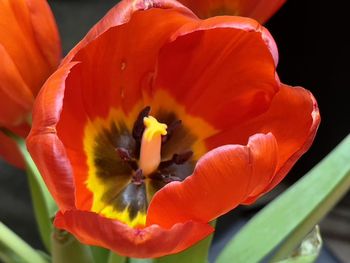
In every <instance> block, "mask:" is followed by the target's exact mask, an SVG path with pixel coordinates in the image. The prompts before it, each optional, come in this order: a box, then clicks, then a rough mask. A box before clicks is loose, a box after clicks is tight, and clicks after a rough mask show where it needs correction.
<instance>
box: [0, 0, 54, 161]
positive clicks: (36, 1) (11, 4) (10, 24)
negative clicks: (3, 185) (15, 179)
mask: <svg viewBox="0 0 350 263" xmlns="http://www.w3.org/2000/svg"><path fill="white" fill-rule="evenodd" d="M60 55H61V48H60V41H59V36H58V31H57V28H56V24H55V21H54V17H53V15H52V13H51V10H50V7H49V5H48V4H47V2H46V0H16V1H8V0H0V61H1V67H0V103H1V110H0V127H5V128H7V129H10V130H12V131H14V132H16V133H17V134H18V135H21V136H25V135H26V134H27V133H28V132H29V126H28V125H26V123H27V121H28V119H30V113H31V109H32V105H33V101H34V97H35V96H36V95H37V93H38V91H39V89H40V88H41V86H42V85H43V84H44V82H45V80H46V79H47V78H48V77H49V75H50V74H51V73H52V72H53V71H54V70H55V69H56V68H57V66H58V64H59V61H60ZM0 156H3V157H5V159H7V160H8V161H10V162H11V163H13V164H15V165H17V166H22V161H21V157H20V155H19V152H18V150H17V149H16V147H15V144H14V143H13V142H12V141H11V140H10V139H8V138H7V137H6V136H5V135H3V134H1V135H0Z"/></svg>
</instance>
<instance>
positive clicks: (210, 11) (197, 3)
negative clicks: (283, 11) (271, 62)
mask: <svg viewBox="0 0 350 263" xmlns="http://www.w3.org/2000/svg"><path fill="white" fill-rule="evenodd" d="M179 2H180V3H182V4H184V5H186V6H187V7H188V8H190V9H191V10H192V11H193V12H194V13H195V14H197V15H198V16H199V17H201V18H208V17H211V16H217V15H234V16H246V17H250V18H253V19H256V20H257V21H259V22H260V23H262V24H263V23H265V22H266V21H267V20H268V19H269V18H270V17H271V16H272V15H273V14H274V13H276V12H277V10H278V9H280V7H281V6H282V5H283V4H284V3H285V2H286V0H179Z"/></svg>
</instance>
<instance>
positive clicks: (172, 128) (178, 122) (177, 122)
mask: <svg viewBox="0 0 350 263" xmlns="http://www.w3.org/2000/svg"><path fill="white" fill-rule="evenodd" d="M181 124H182V121H181V120H175V121H173V122H172V123H171V124H169V126H168V129H167V135H166V136H163V137H162V143H166V142H167V141H169V140H170V138H171V136H172V135H173V133H174V131H175V130H176V129H177V128H178V127H180V126H181Z"/></svg>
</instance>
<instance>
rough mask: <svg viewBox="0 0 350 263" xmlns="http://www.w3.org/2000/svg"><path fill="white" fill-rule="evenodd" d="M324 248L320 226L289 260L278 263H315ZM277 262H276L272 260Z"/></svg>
mask: <svg viewBox="0 0 350 263" xmlns="http://www.w3.org/2000/svg"><path fill="white" fill-rule="evenodd" d="M321 248H322V238H321V234H320V228H319V226H318V225H316V226H315V227H314V229H313V230H312V231H311V232H310V233H309V234H308V235H307V236H306V237H305V239H304V240H303V242H302V243H301V244H300V246H299V247H298V248H297V249H296V250H294V251H293V253H292V255H290V257H289V258H287V259H285V260H282V261H279V262H278V263H313V262H315V261H316V259H317V258H318V255H319V254H320V251H321ZM271 261H272V262H275V260H273V259H272V260H271Z"/></svg>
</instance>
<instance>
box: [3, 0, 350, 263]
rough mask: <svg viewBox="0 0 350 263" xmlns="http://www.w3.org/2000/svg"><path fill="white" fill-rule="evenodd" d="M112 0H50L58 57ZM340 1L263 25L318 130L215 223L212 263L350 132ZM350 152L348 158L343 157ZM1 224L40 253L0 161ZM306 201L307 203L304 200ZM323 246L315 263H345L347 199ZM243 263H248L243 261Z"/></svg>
mask: <svg viewBox="0 0 350 263" xmlns="http://www.w3.org/2000/svg"><path fill="white" fill-rule="evenodd" d="M116 2H117V1H116V0H103V1H102V0H81V1H79V0H66V1H64V0H56V1H55V0H52V1H49V3H50V5H51V7H52V9H53V12H54V15H55V17H56V19H57V23H58V26H59V30H60V33H61V37H62V44H63V50H64V53H67V52H68V51H69V49H70V48H72V47H73V46H74V45H75V44H76V43H77V42H78V41H79V40H80V39H81V38H82V37H83V36H84V35H85V33H86V32H87V31H88V30H89V28H90V27H91V26H92V25H93V24H94V23H96V22H97V21H98V20H99V19H100V18H101V17H102V16H103V15H104V14H105V13H106V11H107V10H108V9H109V8H110V7H112V6H113V5H114V4H115V3H116ZM345 3H346V1H341V0H337V1H335V0H334V1H322V0H289V1H288V2H287V3H286V4H285V5H284V6H283V7H282V8H281V9H280V11H279V12H278V13H277V14H276V15H275V16H274V17H273V18H272V19H271V20H270V21H269V22H268V23H267V24H266V27H267V28H268V29H269V30H270V32H271V33H272V35H273V36H274V38H275V40H276V42H277V45H278V47H279V53H280V62H279V66H278V72H279V75H280V78H281V80H282V81H283V82H284V83H287V84H289V85H293V86H303V87H305V88H307V89H309V90H311V91H312V93H313V94H314V95H315V97H316V99H317V101H318V103H319V107H320V111H321V117H322V121H321V126H320V128H319V132H318V134H317V137H316V139H315V142H314V144H313V146H312V148H311V149H310V151H309V152H308V153H307V154H305V155H304V156H303V157H302V158H301V159H300V160H299V162H298V163H297V164H296V166H295V167H294V168H293V170H292V171H291V173H290V174H289V175H288V176H287V178H286V179H285V180H284V182H283V184H281V186H280V187H279V188H278V189H276V190H275V191H273V192H272V193H271V194H269V195H268V196H266V197H265V198H264V199H262V200H261V201H260V202H258V203H257V204H255V205H254V206H252V207H240V208H238V209H236V210H234V211H233V212H231V213H229V214H228V215H226V216H224V217H223V218H221V219H220V220H219V222H218V228H217V231H216V234H215V242H214V246H213V251H212V255H211V256H212V258H213V257H214V256H215V254H216V253H217V251H218V250H219V249H220V248H221V247H222V245H223V243H224V242H225V241H226V239H227V238H228V237H229V236H230V235H232V233H234V232H235V231H236V230H237V229H238V228H239V227H240V226H242V225H243V224H244V223H245V222H246V221H247V219H248V218H250V217H251V216H252V215H254V213H256V212H257V211H258V210H259V209H260V208H261V207H262V206H263V205H264V204H265V203H266V202H268V201H269V200H270V199H272V198H273V197H274V196H276V195H277V194H279V193H280V191H282V190H283V189H285V188H286V187H288V186H289V185H291V184H292V183H294V182H295V181H296V180H297V179H298V178H300V176H302V175H303V174H305V173H306V172H307V171H308V170H310V169H311V168H312V167H313V166H314V165H315V164H316V163H318V162H319V161H320V160H321V159H322V158H323V157H324V156H326V155H327V153H329V152H330V151H331V150H332V149H333V148H334V147H335V146H336V145H337V144H338V143H339V142H340V141H341V140H342V139H343V138H344V137H345V136H346V135H347V134H348V133H349V132H350V117H349V116H350V109H349V107H350V103H349V101H350V95H348V92H347V91H346V90H347V89H349V88H350V87H349V84H348V77H349V75H350V66H349V61H350V60H349V48H350V45H349V41H346V40H345V38H348V36H347V34H349V26H350V23H349V20H348V14H346V13H345V12H346V10H348V9H347V8H346V7H345ZM349 155H350V153H349ZM0 166H1V170H0V171H1V174H0V221H2V222H4V223H5V224H6V225H7V226H9V227H10V228H12V229H13V230H14V231H15V232H16V233H18V234H19V235H20V236H21V237H23V238H24V239H25V240H26V241H27V242H29V243H30V244H32V245H33V246H34V247H36V248H42V245H41V243H40V241H39V237H38V234H37V229H36V225H35V221H34V217H33V212H32V207H31V203H30V196H29V191H28V187H27V182H26V177H25V175H24V174H23V172H22V171H19V170H17V169H15V168H13V167H10V166H8V165H6V164H5V163H4V162H2V161H1V160H0ZM305 202H307V200H305ZM321 232H322V235H323V237H324V239H325V249H324V251H323V254H322V258H321V259H320V260H319V261H318V262H344V263H346V262H350V195H349V194H348V195H347V196H346V197H345V198H344V199H343V200H342V201H341V202H340V203H339V204H338V205H337V206H336V207H335V208H334V209H333V211H332V212H331V213H330V214H329V215H328V216H327V217H326V218H325V219H324V220H323V221H322V223H321ZM248 263H249V262H248Z"/></svg>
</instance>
